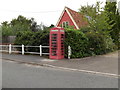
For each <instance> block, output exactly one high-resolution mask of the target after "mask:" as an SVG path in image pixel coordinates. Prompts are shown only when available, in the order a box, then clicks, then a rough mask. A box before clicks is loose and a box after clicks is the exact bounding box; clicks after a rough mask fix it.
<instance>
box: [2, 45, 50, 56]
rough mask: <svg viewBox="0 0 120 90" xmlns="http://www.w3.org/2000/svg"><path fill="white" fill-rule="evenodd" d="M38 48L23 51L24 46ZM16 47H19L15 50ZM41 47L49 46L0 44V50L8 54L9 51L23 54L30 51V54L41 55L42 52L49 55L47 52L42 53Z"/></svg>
mask: <svg viewBox="0 0 120 90" xmlns="http://www.w3.org/2000/svg"><path fill="white" fill-rule="evenodd" d="M31 47H32V48H39V50H40V51H39V52H29V51H25V48H31ZM17 48H19V49H21V50H20V51H18V50H17ZM42 48H49V46H42V45H40V46H24V45H11V44H9V45H0V52H8V53H9V54H11V53H21V54H22V55H24V54H25V53H30V54H39V55H40V56H42V55H43V54H47V55H49V53H44V52H43V50H42Z"/></svg>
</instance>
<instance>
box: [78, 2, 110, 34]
mask: <svg viewBox="0 0 120 90" xmlns="http://www.w3.org/2000/svg"><path fill="white" fill-rule="evenodd" d="M100 5H101V3H100V2H97V3H96V5H91V6H90V5H87V6H82V7H81V8H80V9H79V12H80V13H82V14H84V15H85V16H86V18H87V20H88V23H89V28H90V30H92V31H94V32H100V33H101V34H102V33H104V34H105V33H106V34H109V31H108V29H110V28H111V27H112V24H111V25H109V24H108V23H107V21H106V20H108V17H107V15H106V13H105V12H104V11H103V10H102V8H101V7H100Z"/></svg>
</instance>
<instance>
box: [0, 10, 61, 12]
mask: <svg viewBox="0 0 120 90" xmlns="http://www.w3.org/2000/svg"><path fill="white" fill-rule="evenodd" d="M2 11H7V12H23V13H53V12H61V11H62V10H56V11H39V12H29V11H14V10H2Z"/></svg>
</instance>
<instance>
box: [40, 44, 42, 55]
mask: <svg viewBox="0 0 120 90" xmlns="http://www.w3.org/2000/svg"><path fill="white" fill-rule="evenodd" d="M40 56H42V45H40Z"/></svg>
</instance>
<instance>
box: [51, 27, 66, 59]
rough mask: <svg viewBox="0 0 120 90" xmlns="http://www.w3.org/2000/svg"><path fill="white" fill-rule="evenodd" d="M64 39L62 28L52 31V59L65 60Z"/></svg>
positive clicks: (55, 28)
mask: <svg viewBox="0 0 120 90" xmlns="http://www.w3.org/2000/svg"><path fill="white" fill-rule="evenodd" d="M64 37H65V32H64V29H63V28H61V27H54V28H51V29H50V39H49V40H50V41H49V44H50V49H49V53H50V55H49V58H50V59H63V58H64V43H63V41H64Z"/></svg>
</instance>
